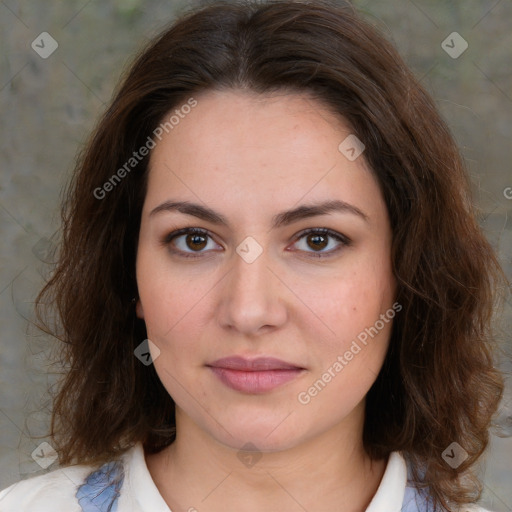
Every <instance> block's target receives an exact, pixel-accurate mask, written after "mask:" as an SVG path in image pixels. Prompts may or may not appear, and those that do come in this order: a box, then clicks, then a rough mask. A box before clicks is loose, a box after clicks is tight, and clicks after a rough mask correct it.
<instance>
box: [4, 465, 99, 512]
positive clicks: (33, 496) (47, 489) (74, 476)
mask: <svg viewBox="0 0 512 512" xmlns="http://www.w3.org/2000/svg"><path fill="white" fill-rule="evenodd" d="M94 469H95V468H94V467H92V466H86V465H83V466H70V467H66V468H60V469H56V470H54V471H51V472H50V473H46V474H44V475H39V476H35V477H32V478H28V479H26V480H21V481H19V482H17V483H15V484H13V485H11V486H10V487H8V488H7V489H4V490H3V491H1V492H0V510H1V511H2V512H20V511H23V512H32V511H34V512H36V511H37V512H42V511H45V510H69V512H75V511H76V512H82V511H81V508H80V506H79V504H78V502H77V499H76V497H75V494H76V491H77V489H78V487H79V486H80V485H81V483H82V482H83V481H84V479H85V478H86V477H87V475H88V474H89V473H91V472H92V471H94Z"/></svg>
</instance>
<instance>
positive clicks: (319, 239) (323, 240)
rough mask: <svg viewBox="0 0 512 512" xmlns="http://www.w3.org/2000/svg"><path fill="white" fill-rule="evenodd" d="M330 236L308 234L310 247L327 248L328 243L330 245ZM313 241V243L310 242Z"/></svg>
mask: <svg viewBox="0 0 512 512" xmlns="http://www.w3.org/2000/svg"><path fill="white" fill-rule="evenodd" d="M328 238H329V237H328V236H325V235H318V234H309V235H307V238H306V240H307V243H308V245H309V247H311V248H312V249H315V250H317V249H325V247H327V245H329V241H328ZM310 242H311V243H310Z"/></svg>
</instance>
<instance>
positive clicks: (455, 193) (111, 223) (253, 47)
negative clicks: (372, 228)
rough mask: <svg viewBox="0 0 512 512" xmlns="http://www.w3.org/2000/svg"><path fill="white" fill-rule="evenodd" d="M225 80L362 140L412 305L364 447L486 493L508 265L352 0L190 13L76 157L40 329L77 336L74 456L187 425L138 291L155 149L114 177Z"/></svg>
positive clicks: (55, 425) (68, 391) (121, 90)
mask: <svg viewBox="0 0 512 512" xmlns="http://www.w3.org/2000/svg"><path fill="white" fill-rule="evenodd" d="M215 89H217V90H220V89H244V90H249V91H251V92H255V93H259V94H267V93H272V92H275V91H281V92H290V93H294V92H299V93H309V94H311V95H312V97H314V98H317V99H318V100H319V101H321V102H323V104H325V105H326V106H328V107H329V108H330V109H331V110H332V111H333V112H334V113H336V114H337V115H339V116H341V117H342V118H343V119H344V120H345V121H347V122H348V123H349V125H350V126H351V128H352V130H353V132H354V133H356V134H357V136H358V138H359V139H361V140H362V141H363V142H364V144H365V146H366V149H365V152H364V158H365V159H366V161H367V162H368V163H369V166H370V168H371V169H372V172H373V173H374V175H375V177H376V178H377V180H378V182H379V184H380V188H381V191H382V194H383V196H384V198H385V202H386V205H387V209H388V212H389V216H390V220H391V226H392V232H393V241H392V264H393V270H394V275H395V277H396V280H397V285H398V287H397V295H396V300H397V301H398V302H399V303H400V304H401V305H402V306H403V311H402V313H401V314H400V315H398V316H397V317H396V318H395V320H394V327H393V331H392V334H391V340H390V348H389V350H388V353H387V356H386V359H385V362H384V365H383V367H382V369H381V372H380V374H379V376H378V378H377V380H376V382H375V383H374V385H373V386H372V388H371V389H370V391H369V392H368V395H367V397H366V419H365V425H364V432H363V439H364V445H365V448H366V450H367V452H368V454H369V455H370V456H371V457H372V458H374V459H382V458H385V457H387V456H388V455H389V454H390V452H392V451H394V450H400V451H402V453H403V454H404V455H405V456H406V457H407V459H408V460H409V461H410V462H411V465H412V468H413V475H414V478H415V480H416V482H417V485H418V487H419V488H425V489H427V488H428V495H429V496H430V498H431V500H432V503H433V505H434V508H436V509H438V508H439V507H444V508H448V509H449V508H450V507H452V506H455V505H457V504H462V503H470V502H474V501H476V500H477V499H478V498H479V496H480V493H481V484H480V483H479V481H478V479H477V477H476V475H475V474H474V467H475V463H476V462H477V460H478V459H479V457H480V456H481V455H482V453H483V451H484V449H485V448H486V445H487V443H488V435H489V434H488V430H489V427H490V422H491V419H492V417H493V415H494V413H495V411H496V409H497V407H498V403H499V400H500V398H501V395H502V392H503V381H502V376H501V375H500V373H499V372H498V371H497V370H496V368H495V367H494V366H493V354H494V342H493V337H492V329H491V325H492V322H491V320H492V314H493V311H494V306H495V298H496V297H497V289H498V284H499V283H500V282H501V280H503V279H504V275H503V272H502V270H501V268H500V264H499V262H498V260H497V258H496V256H495V254H494V252H493V249H492V247H491V246H490V244H489V243H488V241H487V240H486V238H485V237H484V235H483V234H482V232H481V229H480V228H479V226H478V223H477V220H476V214H475V210H474V206H473V204H472V198H471V194H470V183H469V180H468V177H467V173H466V170H465V168H464V164H463V161H462V158H461V156H460V153H459V152H458V149H457V147H456V144H455V142H454V140H453V138H452V136H451V134H450V132H449V129H448V128H447V126H446V124H445V122H443V120H442V119H441V117H440V115H439V113H438V112H437V110H436V108H435V105H434V102H433V101H432V99H431V98H430V96H429V95H428V94H427V93H426V91H425V90H424V88H423V87H422V86H421V85H420V83H419V82H418V80H417V79H416V78H415V77H414V75H413V74H412V73H411V71H410V70H409V69H408V67H407V66H406V65H405V63H404V62H403V60H402V58H401V57H400V56H399V55H398V53H397V51H396V50H395V49H394V47H393V46H392V45H391V44H390V43H389V42H388V41H387V40H386V39H385V38H384V37H383V36H382V35H381V34H380V33H379V31H378V30H377V29H376V28H374V27H373V26H372V25H371V24H369V23H368V22H366V21H365V20H363V19H362V18H361V17H360V16H359V15H358V14H357V13H356V12H355V11H354V9H353V8H352V7H351V6H350V5H349V4H348V3H341V4H338V5H336V4H334V3H330V2H327V1H321V0H318V1H307V2H301V1H288V0H283V1H268V2H241V3H232V2H215V3H213V4H210V5H206V6H203V7H197V8H195V9H193V10H191V11H190V12H187V13H185V14H184V15H182V16H181V17H180V18H179V19H178V20H177V21H175V22H173V23H172V25H171V26H170V27H168V28H166V30H165V31H164V32H163V33H161V34H160V35H159V36H158V37H156V38H155V39H154V40H152V41H151V42H150V43H149V45H148V46H147V47H146V48H145V49H144V50H143V51H142V52H141V53H140V54H139V55H138V56H137V57H136V58H135V60H134V62H133V64H132V65H131V67H130V68H129V69H128V70H127V72H126V73H125V75H124V77H123V79H122V81H121V82H120V85H119V86H118V88H117V90H116V92H115V95H114V98H113V100H112V103H111V104H110V106H109V108H108V109H107V111H106V112H105V113H104V115H103V116H102V118H101V119H100V121H99V123H98V124H97V126H96V128H95V130H94V132H93V133H92V135H91V137H90V140H89V141H88V143H87V145H86V147H85V149H84V150H83V151H82V152H81V154H80V155H79V156H78V158H77V165H76V168H75V171H74V173H73V175H72V178H71V180H70V182H69V183H68V186H67V188H66V191H65V192H66V193H65V200H64V202H63V205H62V240H61V244H60V252H59V257H58V260H57V262H56V265H55V270H54V272H53V274H52V276H51V278H50V279H49V281H48V282H47V284H46V285H45V287H44V288H43V289H42V290H41V292H40V293H39V295H38V297H37V301H36V303H37V312H38V321H39V322H40V326H41V328H43V329H44V330H46V332H50V333H52V334H53V335H54V336H55V337H57V338H58V339H59V340H61V341H62V342H63V343H62V352H61V353H62V360H63V363H64V365H65V373H64V375H63V377H62V379H61V382H60V385H59V388H58V392H57V394H56V396H55V400H54V407H53V416H52V422H51V435H52V436H53V437H54V440H55V444H56V447H57V450H58V452H59V454H60V461H61V463H63V464H66V463H71V462H79V463H86V462H100V461H106V460H109V459H111V458H112V457H114V456H116V455H119V454H120V453H122V452H123V451H125V450H127V449H128V448H129V447H130V446H132V445H133V444H134V443H136V442H142V443H143V444H144V447H145V449H146V450H147V451H148V452H152V453H154V452H158V451H160V450H161V449H163V448H164V447H165V446H168V445H169V444H170V443H172V442H173V440H174V438H175V417H174V402H173V401H172V398H171V397H170V396H169V395H168V393H167V391H166V390H165V388H164V387H163V385H162V384H161V382H160V380H159V378H158V376H157V374H156V372H155V370H154V368H153V365H150V366H144V365H142V364H140V362H139V361H138V360H137V359H136V358H135V357H134V349H135V348H136V347H137V346H138V345H139V344H140V343H141V341H142V340H144V339H145V338H146V337H147V336H146V330H145V325H144V322H143V321H142V320H140V319H138V318H137V317H136V314H135V308H134V304H133V302H132V300H131V299H132V298H133V297H134V296H136V295H137V284H136V279H135V258H136V248H137V242H138V232H139V228H140V217H141V211H142V204H143V201H144V197H145V191H146V178H147V169H148V165H147V164H148V159H149V155H146V156H144V157H141V158H140V159H138V160H137V162H132V163H134V165H133V168H130V169H129V175H126V176H124V175H123V176H124V177H123V179H121V180H118V181H116V182H115V184H112V181H110V183H111V185H112V186H111V187H108V186H106V185H105V184H106V183H107V182H109V180H111V179H112V176H113V175H114V174H115V173H116V172H118V170H119V169H121V168H123V165H124V166H125V165H126V162H127V161H130V158H132V157H133V156H134V152H136V151H137V150H138V149H139V148H141V147H142V146H144V145H145V144H146V142H147V140H148V137H151V136H152V134H153V132H154V131H155V129H156V128H157V127H158V125H159V123H160V122H161V121H162V119H164V116H168V115H169V112H171V111H172V110H173V109H175V108H177V107H179V106H180V105H183V104H185V103H186V102H187V100H189V99H190V98H191V97H193V96H194V95H199V94H200V93H203V92H207V91H208V90H215ZM124 168H125V170H127V168H126V166H125V167H124ZM125 174H128V171H127V173H125ZM118 175H119V173H118ZM114 185H115V186H114ZM100 189H101V190H103V191H105V190H107V189H108V190H109V193H108V196H107V197H99V196H101V195H104V194H103V192H102V193H101V194H99V193H98V190H100ZM41 308H43V309H44V311H43V312H40V311H39V310H40V309H41ZM46 308H48V309H46ZM50 313H51V315H52V318H53V321H52V324H51V325H50V323H49V322H48V321H46V320H45V318H50ZM452 442H457V443H459V445H460V446H462V447H463V448H464V449H465V450H466V452H467V453H468V458H467V459H466V460H465V461H464V462H463V463H462V464H461V465H460V466H459V467H457V468H456V469H454V468H452V467H450V465H448V464H447V463H446V462H445V460H443V458H442V453H443V451H444V450H445V449H446V448H447V447H448V446H449V445H450V444H451V443H452Z"/></svg>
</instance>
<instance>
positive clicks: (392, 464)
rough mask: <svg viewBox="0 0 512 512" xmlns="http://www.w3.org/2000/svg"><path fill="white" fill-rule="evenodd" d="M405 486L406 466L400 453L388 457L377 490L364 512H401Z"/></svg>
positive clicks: (393, 453)
mask: <svg viewBox="0 0 512 512" xmlns="http://www.w3.org/2000/svg"><path fill="white" fill-rule="evenodd" d="M406 485H407V464H406V463H405V460H404V458H403V457H402V455H401V454H400V452H392V453H391V454H390V455H389V459H388V464H387V466H386V471H384V476H383V477H382V480H381V482H380V485H379V488H378V489H377V492H376V493H375V496H374V497H373V499H372V501H371V502H370V504H369V505H368V508H367V509H366V512H399V511H400V510H402V506H403V502H404V495H405V486H406Z"/></svg>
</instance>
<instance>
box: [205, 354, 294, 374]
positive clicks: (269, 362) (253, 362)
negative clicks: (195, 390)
mask: <svg viewBox="0 0 512 512" xmlns="http://www.w3.org/2000/svg"><path fill="white" fill-rule="evenodd" d="M207 366H214V367H216V368H226V369H229V370H239V371H246V372H257V371H265V370H303V368H302V367H300V366H297V365H295V364H291V363H287V362H286V361H282V360H281V359H277V358H275V357H257V358H255V359H246V358H244V357H241V356H231V357H222V358H221V359H217V360H216V361H214V362H213V363H210V364H208V365H207Z"/></svg>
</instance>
